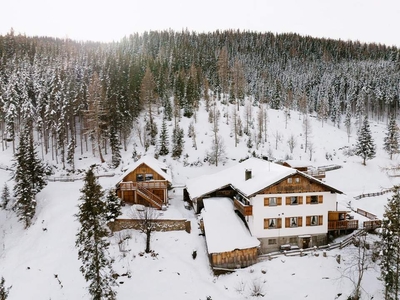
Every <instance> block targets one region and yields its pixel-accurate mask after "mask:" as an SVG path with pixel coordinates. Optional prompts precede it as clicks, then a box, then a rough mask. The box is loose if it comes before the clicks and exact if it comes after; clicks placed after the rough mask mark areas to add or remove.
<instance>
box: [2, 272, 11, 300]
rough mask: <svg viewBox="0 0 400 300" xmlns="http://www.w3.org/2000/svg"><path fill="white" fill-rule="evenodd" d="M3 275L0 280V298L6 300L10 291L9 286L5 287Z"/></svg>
mask: <svg viewBox="0 0 400 300" xmlns="http://www.w3.org/2000/svg"><path fill="white" fill-rule="evenodd" d="M5 282H6V281H5V280H4V277H1V280H0V300H7V298H8V294H9V293H10V289H11V286H10V287H8V288H6V286H5Z"/></svg>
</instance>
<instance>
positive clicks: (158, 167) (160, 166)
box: [117, 156, 172, 184]
mask: <svg viewBox="0 0 400 300" xmlns="http://www.w3.org/2000/svg"><path fill="white" fill-rule="evenodd" d="M141 164H146V165H147V166H148V167H150V168H151V169H153V170H154V171H155V172H157V173H158V174H159V175H160V176H162V177H163V178H164V179H165V180H167V181H168V182H170V183H171V182H172V178H171V175H170V173H169V168H168V166H167V165H166V164H164V163H163V162H160V161H158V160H157V159H155V158H154V157H152V156H142V157H141V158H140V159H139V160H138V161H136V162H135V163H133V164H132V165H130V166H129V167H128V169H127V170H126V171H125V172H124V173H123V174H122V175H121V176H120V178H119V179H118V181H117V182H118V184H119V183H120V182H122V181H123V180H124V178H125V177H126V176H127V175H129V174H130V173H131V172H133V171H134V170H136V169H137V168H138V167H139V166H140V165H141Z"/></svg>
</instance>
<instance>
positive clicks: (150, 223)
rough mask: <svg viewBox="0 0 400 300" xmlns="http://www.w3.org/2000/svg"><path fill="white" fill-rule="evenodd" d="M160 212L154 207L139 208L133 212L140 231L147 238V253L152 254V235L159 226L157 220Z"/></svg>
mask: <svg viewBox="0 0 400 300" xmlns="http://www.w3.org/2000/svg"><path fill="white" fill-rule="evenodd" d="M158 217H159V212H158V210H157V209H155V208H153V207H146V206H138V207H137V208H136V210H135V211H134V212H133V218H135V219H137V221H138V226H139V231H140V232H142V233H144V234H145V236H146V249H145V250H144V251H145V252H146V253H150V252H151V249H150V242H151V234H152V233H153V232H154V231H155V229H156V226H157V219H158Z"/></svg>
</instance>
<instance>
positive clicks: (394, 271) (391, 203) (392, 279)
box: [378, 186, 400, 300]
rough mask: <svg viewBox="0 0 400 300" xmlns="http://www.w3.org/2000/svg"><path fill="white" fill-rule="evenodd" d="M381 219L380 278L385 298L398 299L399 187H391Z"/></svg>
mask: <svg viewBox="0 0 400 300" xmlns="http://www.w3.org/2000/svg"><path fill="white" fill-rule="evenodd" d="M393 191H394V194H393V196H392V198H390V199H388V202H387V204H386V206H385V213H384V215H383V220H382V230H381V231H380V233H379V235H380V238H381V239H380V241H379V242H378V243H379V250H380V251H379V253H380V255H379V266H380V269H381V276H380V279H381V280H382V281H383V282H384V283H385V284H384V287H385V289H384V294H385V299H393V300H394V299H399V292H400V276H399V274H400V187H399V186H395V187H394V188H393Z"/></svg>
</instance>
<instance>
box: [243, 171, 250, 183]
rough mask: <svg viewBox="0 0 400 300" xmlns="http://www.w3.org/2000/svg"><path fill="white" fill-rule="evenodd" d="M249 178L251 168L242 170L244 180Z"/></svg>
mask: <svg viewBox="0 0 400 300" xmlns="http://www.w3.org/2000/svg"><path fill="white" fill-rule="evenodd" d="M250 178H251V169H246V171H245V172H244V180H249V179H250Z"/></svg>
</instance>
